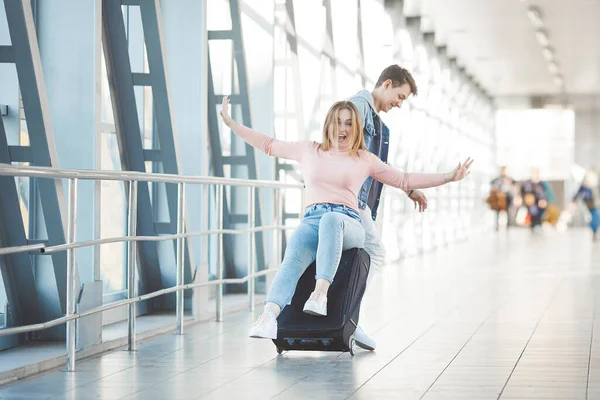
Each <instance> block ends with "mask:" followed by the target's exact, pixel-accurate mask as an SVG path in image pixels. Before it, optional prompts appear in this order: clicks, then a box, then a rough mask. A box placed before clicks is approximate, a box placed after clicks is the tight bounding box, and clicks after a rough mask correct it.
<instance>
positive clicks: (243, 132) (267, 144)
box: [221, 96, 307, 161]
mask: <svg viewBox="0 0 600 400" xmlns="http://www.w3.org/2000/svg"><path fill="white" fill-rule="evenodd" d="M221 118H222V119H223V122H225V125H227V126H228V127H229V128H230V129H231V130H232V131H233V132H234V133H235V134H236V136H238V137H240V138H241V139H242V140H244V141H245V142H246V143H248V144H249V145H250V146H252V147H254V148H256V149H258V150H260V151H262V152H263V153H265V154H268V155H270V156H273V157H280V158H287V159H289V160H296V161H300V158H301V157H302V150H303V149H304V148H305V147H306V145H307V143H303V142H284V141H281V140H276V139H275V138H274V137H271V136H267V135H265V134H264V133H261V132H258V131H255V130H254V129H250V128H248V127H247V126H244V125H241V124H238V123H237V122H235V121H234V120H233V119H232V118H231V116H230V115H229V99H228V98H227V96H223V104H222V106H221Z"/></svg>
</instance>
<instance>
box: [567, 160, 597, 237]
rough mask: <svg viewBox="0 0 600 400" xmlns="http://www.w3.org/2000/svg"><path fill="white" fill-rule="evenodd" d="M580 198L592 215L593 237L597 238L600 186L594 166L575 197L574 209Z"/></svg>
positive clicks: (588, 171)
mask: <svg viewBox="0 0 600 400" xmlns="http://www.w3.org/2000/svg"><path fill="white" fill-rule="evenodd" d="M578 200H581V201H583V204H585V206H586V207H587V209H588V211H589V212H590V215H591V217H592V218H591V220H590V223H589V226H590V228H591V229H592V238H593V240H596V239H597V238H598V228H599V227H600V212H599V211H598V209H599V208H600V188H599V186H598V172H597V171H596V170H595V169H594V168H590V169H588V170H587V172H586V173H585V176H584V178H583V182H581V186H580V187H579V190H578V191H577V193H576V194H575V196H574V197H573V203H572V205H571V208H572V209H576V207H577V205H576V202H577V201H578Z"/></svg>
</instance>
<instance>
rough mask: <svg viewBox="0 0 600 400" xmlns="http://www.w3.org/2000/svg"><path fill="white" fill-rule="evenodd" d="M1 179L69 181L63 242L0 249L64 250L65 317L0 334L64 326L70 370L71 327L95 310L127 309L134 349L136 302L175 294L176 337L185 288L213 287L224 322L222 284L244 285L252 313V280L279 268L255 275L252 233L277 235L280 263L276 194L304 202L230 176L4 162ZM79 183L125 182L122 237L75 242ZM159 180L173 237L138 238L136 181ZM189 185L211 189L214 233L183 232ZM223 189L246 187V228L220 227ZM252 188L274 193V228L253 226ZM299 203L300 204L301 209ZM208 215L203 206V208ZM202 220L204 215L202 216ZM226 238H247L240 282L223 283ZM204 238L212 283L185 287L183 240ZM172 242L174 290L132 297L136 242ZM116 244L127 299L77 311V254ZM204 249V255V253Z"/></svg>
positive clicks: (269, 184)
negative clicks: (169, 191)
mask: <svg viewBox="0 0 600 400" xmlns="http://www.w3.org/2000/svg"><path fill="white" fill-rule="evenodd" d="M0 176H14V177H29V178H32V177H34V178H49V179H68V194H69V195H68V199H69V200H68V214H67V236H66V243H65V244H61V245H56V246H45V245H44V244H43V243H41V244H33V245H25V246H15V247H5V248H0V256H5V255H9V254H15V253H21V252H39V253H40V254H49V253H53V252H58V251H66V252H67V296H66V297H67V299H66V315H65V316H63V317H60V318H56V319H53V320H50V321H47V322H44V323H38V324H32V325H24V326H19V327H10V328H4V329H0V336H5V335H11V334H17V333H26V332H33V331H38V330H43V329H48V328H51V327H53V326H57V325H61V324H64V323H66V324H67V330H66V332H67V335H66V352H67V362H66V370H67V371H74V370H75V353H76V342H75V338H76V333H77V332H76V329H77V327H76V323H75V320H76V319H78V318H82V317H85V316H88V315H92V314H96V313H99V312H103V311H107V310H110V309H113V308H117V307H121V306H125V305H127V306H128V308H127V321H128V329H127V338H128V339H127V340H128V349H129V350H135V349H136V324H135V322H136V321H135V318H136V304H137V303H138V302H140V301H144V300H148V299H151V298H154V297H158V296H162V295H165V294H168V293H173V292H176V302H175V304H176V306H175V309H176V333H177V334H179V335H181V334H183V327H184V325H183V320H184V318H183V316H184V290H185V289H191V288H196V287H201V286H211V285H214V286H217V293H216V319H217V321H222V320H223V285H225V284H241V283H246V282H248V307H249V310H251V311H253V310H254V303H255V302H254V294H255V293H254V292H255V285H254V281H255V279H256V278H258V277H260V276H264V275H267V274H270V273H272V272H275V271H277V269H278V268H267V269H264V270H262V271H260V272H255V260H254V258H255V257H254V233H256V232H262V231H271V230H274V231H275V232H276V241H275V242H276V248H275V258H276V262H277V263H279V262H280V261H281V259H282V254H281V244H282V234H283V231H284V230H286V229H292V228H290V227H286V226H284V225H281V220H282V200H281V197H282V196H281V194H282V193H281V192H282V190H286V189H299V190H301V193H302V199H304V191H303V190H304V188H303V186H302V185H300V184H285V183H281V182H276V181H260V180H244V179H231V178H217V177H199V176H183V175H169V174H155V173H141V172H131V171H97V170H67V169H59V168H48V167H30V166H14V165H9V164H0ZM80 180H92V181H97V180H109V181H122V182H128V184H129V193H128V199H127V203H128V208H127V213H128V215H127V236H122V237H112V238H105V239H96V240H87V241H82V242H77V241H76V230H77V218H76V216H77V186H78V182H79V181H80ZM139 181H143V182H162V183H172V184H177V186H178V190H177V233H176V234H172V235H164V236H137V235H136V234H135V233H136V226H137V221H136V219H137V218H136V217H137V187H138V182H139ZM188 184H200V185H206V186H211V185H214V186H216V195H215V200H216V201H215V203H216V210H217V214H218V215H217V229H212V230H211V229H209V230H205V231H197V232H186V231H185V226H184V221H185V206H184V199H185V187H186V185H188ZM226 186H236V187H248V188H249V190H248V191H249V195H248V205H249V212H248V223H249V228H248V229H223V206H224V204H223V191H224V190H225V187H226ZM257 188H271V189H274V190H275V197H274V200H275V207H274V209H275V212H274V214H275V216H274V224H273V225H268V226H260V227H256V226H255V224H256V220H255V204H256V203H255V195H256V189H257ZM303 205H304V204H303V202H302V206H303ZM302 208H303V207H301V209H300V211H299V217H301V216H302V215H301V214H300V213H301V212H302ZM205 210H206V212H208V211H207V210H208V208H205ZM203 217H204V218H206V217H207V215H203ZM226 234H234V235H235V234H249V236H250V240H249V244H248V256H249V260H248V272H247V275H246V276H245V277H243V278H234V279H223V267H224V254H223V237H224V235H226ZM203 235H217V236H218V240H217V244H218V246H217V247H218V250H217V251H218V257H217V279H216V280H211V281H206V282H195V283H188V284H184V251H185V240H184V239H185V238H189V237H198V236H203ZM166 240H176V241H177V246H176V277H177V279H176V285H175V286H173V287H169V288H165V289H161V290H157V291H154V292H151V293H147V294H144V295H141V296H138V295H137V293H136V288H137V285H136V257H137V242H140V241H166ZM116 242H127V250H128V252H127V265H126V267H127V283H128V292H127V294H128V296H127V299H125V300H120V301H115V302H111V303H108V304H104V305H102V306H99V307H94V308H91V309H89V310H86V311H82V312H76V298H77V294H78V291H79V288H77V274H76V271H75V269H76V250H77V249H78V248H81V247H88V246H95V245H100V244H106V243H116ZM207 247H208V246H206V248H204V249H203V251H208V248H207Z"/></svg>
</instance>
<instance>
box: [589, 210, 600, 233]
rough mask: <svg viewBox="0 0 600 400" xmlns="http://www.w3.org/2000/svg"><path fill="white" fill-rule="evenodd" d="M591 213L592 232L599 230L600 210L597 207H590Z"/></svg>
mask: <svg viewBox="0 0 600 400" xmlns="http://www.w3.org/2000/svg"><path fill="white" fill-rule="evenodd" d="M590 214H592V220H591V221H590V228H592V232H594V233H596V232H598V228H599V227H600V212H599V211H598V209H597V208H590Z"/></svg>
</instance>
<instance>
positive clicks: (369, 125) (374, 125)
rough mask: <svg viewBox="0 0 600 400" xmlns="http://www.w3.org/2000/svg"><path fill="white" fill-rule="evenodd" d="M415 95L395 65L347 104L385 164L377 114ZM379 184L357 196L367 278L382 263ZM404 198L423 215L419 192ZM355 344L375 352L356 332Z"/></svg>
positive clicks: (385, 140) (384, 134)
mask: <svg viewBox="0 0 600 400" xmlns="http://www.w3.org/2000/svg"><path fill="white" fill-rule="evenodd" d="M411 94H412V95H416V94H417V85H416V83H415V80H414V78H413V77H412V75H411V74H410V72H408V71H407V70H406V69H404V68H401V67H400V66H398V65H390V66H389V67H387V68H386V69H384V70H383V72H382V73H381V75H380V76H379V79H378V80H377V83H376V84H375V88H374V89H373V91H371V92H369V91H368V90H361V91H360V92H358V93H357V94H355V95H354V96H352V97H350V98H349V99H348V100H350V101H351V102H352V103H354V105H356V107H357V108H358V111H359V113H360V116H361V119H362V124H363V134H364V136H365V144H366V145H367V148H368V149H369V151H370V152H371V153H373V154H375V155H376V156H377V157H379V158H380V159H381V160H382V161H383V162H387V157H388V150H389V137H390V130H389V129H388V127H387V126H386V125H385V124H384V123H383V121H382V120H381V118H380V117H379V113H380V112H382V111H383V112H388V111H390V110H391V109H392V108H394V107H398V108H400V107H401V106H402V103H403V102H404V101H405V100H406V99H408V96H410V95H411ZM382 189H383V184H382V183H381V182H378V181H376V180H374V179H373V178H369V179H367V180H366V181H365V183H364V185H363V186H362V188H361V189H360V192H359V195H358V205H359V207H360V211H361V212H360V218H361V220H362V224H363V227H364V228H365V234H366V239H365V250H366V252H367V253H369V255H370V256H371V269H370V272H369V278H371V277H372V276H373V272H374V271H377V270H378V269H379V267H380V266H381V265H382V264H383V262H384V261H385V248H384V247H383V243H382V242H381V238H380V237H379V233H378V232H377V229H376V227H375V224H374V223H373V221H375V219H376V218H377V208H378V206H379V200H380V196H381V191H382ZM407 195H408V197H409V198H410V199H411V200H412V201H414V202H415V208H416V207H417V206H418V207H419V211H420V212H423V211H425V209H426V208H427V197H426V196H425V194H424V193H423V192H421V191H419V190H411V191H409V192H408V193H407ZM354 335H355V340H356V344H357V345H358V346H360V347H362V348H363V349H366V350H375V345H376V343H375V341H374V340H373V339H371V338H370V337H368V336H367V334H366V333H365V332H364V331H363V330H362V329H361V328H360V327H357V328H356V332H355V334H354Z"/></svg>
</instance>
